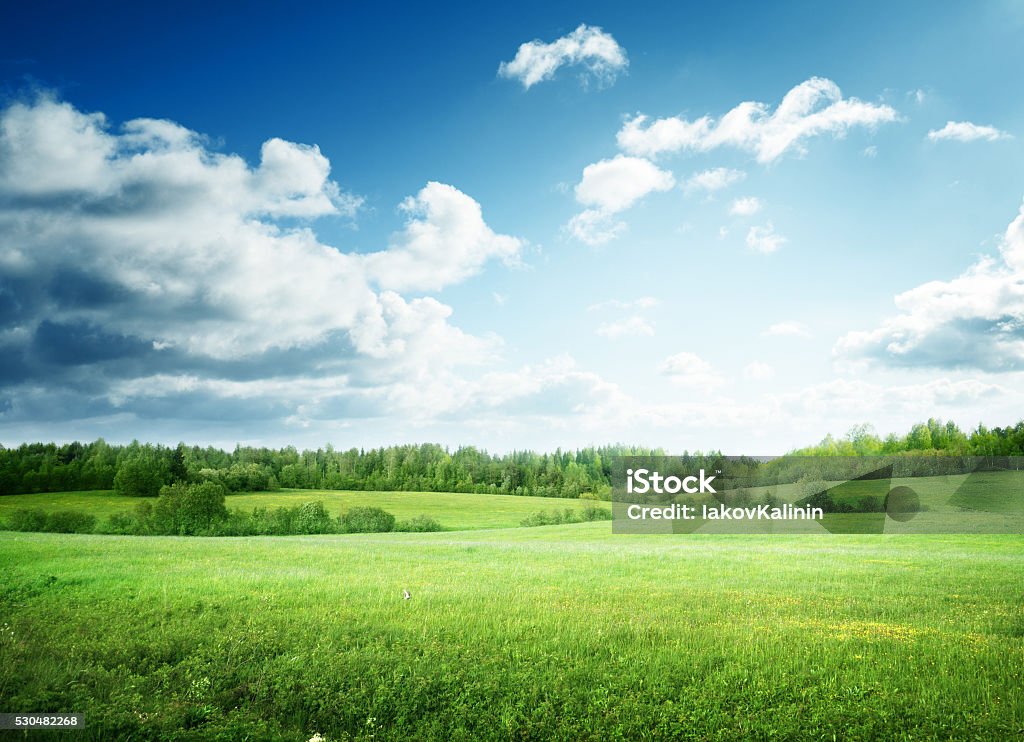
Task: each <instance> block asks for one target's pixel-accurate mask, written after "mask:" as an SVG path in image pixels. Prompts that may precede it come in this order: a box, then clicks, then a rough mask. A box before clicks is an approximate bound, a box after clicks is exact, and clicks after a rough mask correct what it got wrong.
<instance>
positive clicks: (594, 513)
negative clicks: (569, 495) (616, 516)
mask: <svg viewBox="0 0 1024 742" xmlns="http://www.w3.org/2000/svg"><path fill="white" fill-rule="evenodd" d="M582 515H583V520H585V521H588V522H589V521H595V520H611V519H612V511H611V510H609V509H608V508H599V507H597V506H590V507H585V508H583V513H582Z"/></svg>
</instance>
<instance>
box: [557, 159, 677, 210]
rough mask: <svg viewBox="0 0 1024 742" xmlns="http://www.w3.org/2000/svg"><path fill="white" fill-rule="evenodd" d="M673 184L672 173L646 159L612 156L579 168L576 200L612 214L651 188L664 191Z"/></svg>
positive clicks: (626, 206)
mask: <svg viewBox="0 0 1024 742" xmlns="http://www.w3.org/2000/svg"><path fill="white" fill-rule="evenodd" d="M674 185H675V178H673V177H672V173H670V172H668V171H667V170H662V169H661V168H659V167H658V166H657V165H655V164H653V163H652V162H650V161H649V160H645V159H642V158H639V157H625V156H623V155H616V156H615V157H613V158H612V159H610V160H601V161H599V162H595V163H593V164H591V165H587V166H586V167H585V168H583V178H582V179H581V180H580V182H579V183H578V184H577V185H576V200H577V201H579V202H580V203H581V204H583V205H584V206H589V207H591V208H596V209H598V210H600V211H603V212H604V213H606V214H615V213H618V212H620V211H624V210H625V209H628V208H629V207H630V206H632V205H633V204H635V203H636V202H637V201H639V200H640V199H641V198H643V197H644V196H646V195H647V194H648V193H651V192H652V191H667V190H669V189H671V188H672V186H674Z"/></svg>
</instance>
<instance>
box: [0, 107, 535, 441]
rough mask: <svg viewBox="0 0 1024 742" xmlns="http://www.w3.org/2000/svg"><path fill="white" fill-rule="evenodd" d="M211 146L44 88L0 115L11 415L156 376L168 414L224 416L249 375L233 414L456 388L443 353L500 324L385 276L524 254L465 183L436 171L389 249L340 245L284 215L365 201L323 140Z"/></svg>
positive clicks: (428, 279)
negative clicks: (474, 323) (480, 321)
mask: <svg viewBox="0 0 1024 742" xmlns="http://www.w3.org/2000/svg"><path fill="white" fill-rule="evenodd" d="M205 142H206V140H205V138H204V137H202V136H201V135H199V134H197V133H195V132H191V131H189V130H188V129H186V128H184V127H182V126H179V125H178V124H175V123H173V122H169V121H157V120H153V119H138V120H135V121H130V122H128V123H126V124H124V125H123V126H122V127H120V128H119V129H116V130H115V129H113V128H112V127H110V126H109V125H108V124H107V121H106V119H105V118H104V117H103V116H102V115H100V114H86V113H82V112H80V111H78V110H76V109H75V108H74V107H72V106H71V105H69V104H67V103H61V102H57V101H55V100H53V99H50V98H45V97H44V98H40V99H38V100H36V101H34V102H32V103H18V104H14V105H12V106H10V107H8V108H7V109H5V110H3V111H0V267H2V271H3V277H4V279H5V280H4V284H3V286H0V307H4V308H9V307H15V308H16V311H13V312H3V313H0V354H2V355H3V357H4V359H5V360H4V364H3V365H4V371H5V373H4V374H3V375H2V376H0V405H2V404H4V403H6V402H7V401H8V400H11V402H10V406H9V408H8V411H7V412H5V413H3V417H4V422H6V421H8V420H11V419H22V420H26V419H27V420H40V419H43V418H42V417H41V415H43V414H60V415H61V416H62V418H63V419H64V420H71V419H72V418H74V417H75V416H76V415H78V416H79V417H98V416H100V415H109V414H113V413H114V412H118V411H121V409H122V408H121V405H125V404H129V403H131V401H132V400H133V399H134V400H136V401H137V402H138V401H139V400H142V399H143V397H145V395H143V394H142V392H140V391H138V390H139V389H144V388H146V387H147V384H148V381H147V380H148V379H151V378H155V377H158V376H159V377H160V378H162V379H163V380H164V383H163V387H161V388H163V389H164V393H163V396H162V397H161V398H160V399H164V400H170V399H172V398H174V402H173V403H170V402H161V403H160V404H164V405H165V406H164V407H162V408H160V409H161V410H163V412H162V413H161V414H163V415H169V416H171V417H187V416H189V415H193V416H209V415H213V416H217V415H218V414H220V413H221V412H222V411H223V410H224V408H223V406H222V403H224V402H225V399H227V398H228V397H229V396H231V395H234V397H237V396H238V394H235V392H232V391H231V390H232V389H240V388H242V387H237V386H235V385H237V384H239V383H242V382H246V383H248V382H251V384H250V385H249V386H246V387H244V388H245V389H248V390H249V392H251V393H252V395H253V398H254V399H255V398H260V399H261V400H262V401H261V402H260V404H252V405H248V406H246V405H241V406H236V407H235V408H233V411H232V413H231V414H235V415H239V416H258V415H263V416H266V417H273V418H275V419H284V417H286V416H287V414H295V415H299V411H297V410H299V407H300V406H303V405H307V406H310V407H311V408H312V407H316V406H317V405H320V406H321V407H323V406H324V405H327V401H328V400H330V401H331V404H333V405H335V407H334V408H332V409H333V412H332V411H331V410H330V409H328V410H327V411H326V412H324V413H323V414H325V415H332V414H333V415H334V417H339V416H340V417H347V416H351V415H352V414H356V413H358V414H362V415H372V414H376V413H377V412H379V408H373V407H372V406H371V403H372V404H375V405H384V406H386V405H391V404H393V402H394V399H397V398H398V397H399V396H400V395H399V393H398V392H397V391H395V390H397V389H399V388H401V387H402V385H407V386H408V387H409V388H413V387H416V386H417V385H420V386H422V384H423V381H424V379H429V380H431V382H432V383H447V384H448V385H449V387H453V388H454V387H455V386H457V384H456V383H455V381H453V379H455V378H456V375H455V374H454V373H453V372H452V369H454V368H456V367H458V366H461V365H465V364H483V363H490V362H492V361H493V359H494V358H495V356H496V354H497V353H498V352H499V351H500V348H501V341H500V339H498V338H497V337H495V336H493V335H484V336H479V337H478V336H473V335H470V334H467V333H465V332H463V331H461V330H460V329H458V328H457V327H454V326H453V325H452V324H451V315H452V309H451V307H449V306H446V305H445V304H443V303H441V302H439V301H437V300H436V299H433V298H429V297H422V298H415V299H411V300H410V299H406V298H403V297H402V296H400V295H399V294H397V293H395V292H394V291H391V290H386V289H387V288H388V287H395V288H397V287H402V288H414V289H422V288H429V287H439V286H442V285H447V284H450V283H452V282H455V281H459V280H462V279H464V278H466V277H467V276H469V275H472V274H473V273H475V272H477V271H478V270H479V269H480V268H481V266H482V264H483V263H484V261H486V260H489V259H498V260H502V261H506V262H509V261H514V260H515V258H516V256H517V255H518V252H519V250H520V249H521V247H522V242H521V241H520V240H518V239H516V238H513V237H508V236H503V235H498V234H495V233H494V232H493V231H491V230H490V229H489V228H488V227H487V225H486V224H485V223H484V221H483V218H482V215H481V210H480V206H479V204H477V203H476V202H475V201H474V200H473V199H472V198H470V197H469V196H467V195H466V194H464V193H461V192H460V191H458V190H457V189H455V188H453V187H452V186H448V185H444V184H440V183H428V184H427V185H426V186H425V187H424V188H423V189H422V190H421V191H420V192H419V193H418V194H417V195H416V196H415V197H413V198H410V199H409V200H408V201H407V202H406V204H405V207H404V208H405V210H406V212H407V213H408V215H409V221H408V223H407V225H406V227H405V229H404V230H403V231H401V232H400V233H399V234H398V236H397V237H396V238H395V239H394V241H393V243H392V244H391V245H390V246H389V247H388V249H387V250H384V251H381V252H378V253H372V254H370V255H359V254H355V253H346V252H343V251H341V250H339V249H336V248H335V247H333V246H330V245H327V244H324V243H323V242H321V241H320V239H319V238H318V237H317V234H316V233H315V231H314V230H313V228H312V227H311V226H310V225H309V224H305V225H303V224H298V225H296V224H295V222H294V221H293V220H294V219H295V218H299V219H310V218H314V217H322V216H338V215H347V214H351V213H352V212H353V211H354V210H355V209H356V208H357V206H358V203H359V202H360V199H359V198H358V197H356V196H351V195H347V194H345V193H343V192H342V190H341V189H340V188H339V187H338V186H337V184H336V183H335V182H334V181H332V180H331V179H330V163H329V162H328V160H327V158H326V157H325V156H324V155H323V154H322V153H321V152H320V151H319V149H318V148H316V147H315V146H308V145H302V144H296V143H291V142H286V141H284V140H281V139H276V138H275V139H269V140H268V141H267V142H266V143H265V144H264V145H263V147H262V149H261V154H260V162H259V164H258V165H257V166H251V165H249V164H248V163H247V162H246V161H245V160H244V159H243V158H241V157H239V156H237V155H231V154H221V153H218V152H215V151H212V150H210V149H209V148H208V147H207V146H206V144H205ZM280 217H287V218H288V220H287V221H279V218H280ZM381 289H384V290H381ZM196 380H197V381H196ZM288 380H290V381H291V382H293V383H292V386H293V388H294V389H295V390H296V392H295V393H294V394H283V393H281V392H280V385H281V384H286V383H287V381H288ZM257 382H259V383H257ZM260 384H262V386H260ZM325 385H326V386H327V387H329V391H324V389H323V387H324V386H325ZM133 390H135V391H133ZM261 390H262V391H261ZM307 390H308V391H309V398H308V399H305V398H304V395H305V393H306V391H307ZM249 392H246V393H249ZM55 394H60V395H62V396H61V400H60V401H59V402H57V401H54V402H53V403H51V404H50V405H49V409H50V410H52V411H51V412H46V409H47V408H46V406H45V405H46V404H47V403H46V400H47V399H54V395H55ZM204 394H205V395H213V397H216V399H215V398H213V397H210V398H201V397H200V396H197V395H204ZM174 395H178V397H174ZM182 395H191V397H190V398H189V399H185V397H184V396H182ZM5 397H6V398H5ZM179 397H180V398H179ZM234 397H232V398H234ZM314 397H316V398H317V399H318V400H319V401H315V400H314V399H313V398H314ZM145 399H150V400H155V399H157V398H156V397H155V396H154V395H149V396H148V397H145ZM342 401H344V402H345V404H356V405H357V408H358V409H355V410H353V409H352V408H349V407H345V406H344V405H342ZM140 403H141V402H140ZM190 404H191V406H189V405H190ZM110 405H115V408H114V409H112V408H111V406H110ZM339 405H341V406H340V407H339ZM328 407H329V405H328ZM125 409H129V408H125ZM324 409H327V408H326V407H325V408H324ZM139 414H142V413H141V412H140V413H139ZM303 414H305V413H303ZM12 416H13V417H12ZM18 416H20V418H19V417H18ZM300 417H301V415H300Z"/></svg>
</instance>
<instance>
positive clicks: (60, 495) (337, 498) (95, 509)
mask: <svg viewBox="0 0 1024 742" xmlns="http://www.w3.org/2000/svg"><path fill="white" fill-rule="evenodd" d="M146 499H147V498H137V497H124V496H123V495H119V494H117V493H116V492H114V491H113V490H95V491H90V492H48V493H41V494H35V495H7V496H4V497H0V519H3V518H5V516H7V515H8V514H9V513H11V512H13V511H14V510H18V509H20V508H41V509H43V510H46V511H47V512H51V511H55V510H82V511H85V512H88V513H92V514H93V515H95V516H96V517H97V518H98V519H100V520H103V519H105V518H107V517H108V516H110V515H113V514H114V513H119V512H123V511H126V510H131V509H132V508H134V507H135V506H136V505H137V504H138V503H139V502H140V501H143V500H146ZM313 500H321V501H323V503H324V507H326V508H327V510H328V511H330V512H331V514H332V515H338V514H340V513H341V512H342V511H344V510H348V509H349V508H352V507H357V506H366V505H372V506H375V507H379V508H383V509H384V510H387V511H388V512H390V513H391V514H392V515H394V516H395V517H396V518H397V519H399V520H402V519H406V518H413V517H415V516H417V515H429V516H430V517H432V518H434V519H436V520H437V521H438V522H440V523H441V525H442V526H443V527H444V528H445V529H446V530H466V529H475V528H512V527H515V526H518V525H519V524H520V522H521V521H522V520H523V518H525V517H526V516H528V515H531V514H533V513H536V512H537V511H538V510H545V511H549V510H564V509H565V508H573V509H580V510H582V509H583V508H584V507H586V506H588V505H594V504H595V503H594V502H592V501H587V500H577V499H568V498H559V497H513V496H511V495H473V494H463V493H448V492H339V491H335V490H282V491H280V492H253V493H248V494H237V495H228V497H227V506H228V508H229V509H235V508H238V509H241V510H252V509H253V508H256V507H263V508H275V507H279V506H282V505H288V506H291V505H300V504H302V503H304V502H310V501H313ZM150 502H155V500H150Z"/></svg>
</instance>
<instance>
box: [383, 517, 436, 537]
mask: <svg viewBox="0 0 1024 742" xmlns="http://www.w3.org/2000/svg"><path fill="white" fill-rule="evenodd" d="M394 530H396V531H406V532H409V533H428V532H431V531H443V530H444V529H443V528H442V527H441V524H440V523H438V522H437V521H436V520H434V519H433V518H431V517H430V516H429V515H417V516H416V517H415V518H410V519H409V520H400V521H398V522H397V523H395V528H394Z"/></svg>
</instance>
